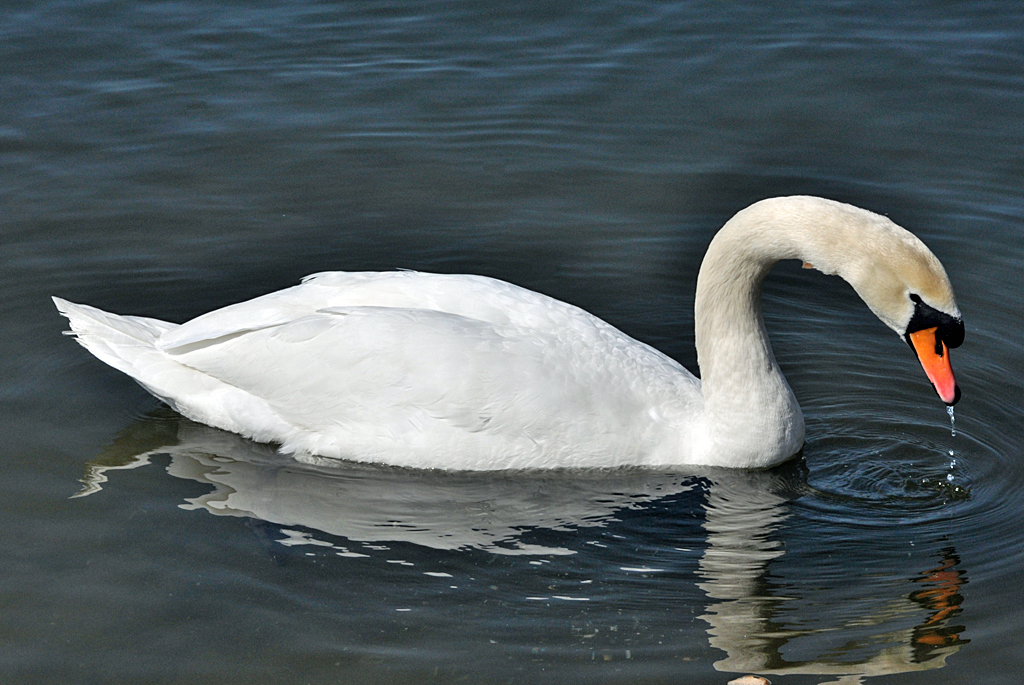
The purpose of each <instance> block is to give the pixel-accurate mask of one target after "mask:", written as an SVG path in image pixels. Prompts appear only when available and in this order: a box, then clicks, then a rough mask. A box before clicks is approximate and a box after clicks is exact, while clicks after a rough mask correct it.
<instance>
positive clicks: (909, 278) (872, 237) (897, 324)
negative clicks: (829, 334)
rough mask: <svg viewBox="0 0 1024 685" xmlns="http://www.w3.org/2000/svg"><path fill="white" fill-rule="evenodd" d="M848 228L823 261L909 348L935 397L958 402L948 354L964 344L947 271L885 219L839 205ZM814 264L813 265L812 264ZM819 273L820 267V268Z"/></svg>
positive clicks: (835, 238) (834, 236) (912, 237)
mask: <svg viewBox="0 0 1024 685" xmlns="http://www.w3.org/2000/svg"><path fill="white" fill-rule="evenodd" d="M843 208H844V213H845V212H847V211H849V212H851V213H852V214H851V215H848V217H849V218H852V219H854V221H852V222H850V223H849V224H848V228H852V230H841V231H836V232H835V233H833V234H832V239H833V243H832V244H831V245H830V246H829V248H828V249H827V250H825V253H826V254H825V255H823V256H824V257H825V260H826V261H828V262H831V266H832V267H833V270H832V271H831V273H838V274H839V275H840V276H842V277H843V278H844V279H846V280H847V281H848V282H849V283H850V284H851V285H852V286H853V287H854V289H855V290H856V291H857V294H859V295H860V296H861V298H862V299H863V300H864V302H865V303H866V304H867V305H868V307H869V308H870V309H871V311H872V312H874V313H875V315H876V316H877V317H878V318H879V319H881V320H882V321H883V322H884V323H885V324H886V325H887V326H889V328H891V329H893V330H894V331H896V333H897V334H898V335H899V336H900V337H902V338H903V339H904V340H906V341H907V343H908V344H909V345H910V347H911V349H913V350H914V353H915V354H916V355H917V358H918V359H919V360H920V362H921V366H923V367H924V371H925V373H926V374H927V376H928V380H930V381H931V383H932V385H933V386H934V387H935V391H936V392H937V393H938V394H939V397H940V398H941V399H942V401H943V402H945V403H946V404H948V405H951V406H952V405H954V404H956V403H957V401H959V399H960V389H959V388H958V387H957V385H956V380H955V378H954V377H953V369H952V366H951V365H950V362H949V350H950V348H953V347H958V346H959V345H960V344H961V343H962V342H963V341H964V321H963V318H962V316H961V315H960V309H959V308H958V307H957V305H956V298H955V297H954V295H953V287H952V285H950V282H949V277H948V276H947V275H946V270H945V269H944V268H943V266H942V263H941V262H940V261H939V260H938V258H937V257H936V256H935V255H934V254H932V252H931V250H929V249H928V248H927V247H926V246H925V244H924V243H923V242H921V240H920V239H919V238H918V237H917V236H915V235H914V234H912V233H910V232H909V231H907V230H906V229H904V228H901V227H900V226H897V225H896V224H895V223H893V222H892V221H890V220H889V219H887V218H885V217H883V216H879V215H877V214H874V213H872V212H868V211H866V210H862V209H858V208H856V207H850V206H848V205H843ZM815 266H817V265H815ZM823 270H824V269H823Z"/></svg>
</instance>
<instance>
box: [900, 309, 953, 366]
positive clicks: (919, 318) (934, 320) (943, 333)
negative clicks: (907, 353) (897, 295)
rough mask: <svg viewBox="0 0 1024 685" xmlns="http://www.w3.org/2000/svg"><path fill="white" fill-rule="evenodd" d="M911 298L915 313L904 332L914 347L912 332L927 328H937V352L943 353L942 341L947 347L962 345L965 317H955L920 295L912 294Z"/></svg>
mask: <svg viewBox="0 0 1024 685" xmlns="http://www.w3.org/2000/svg"><path fill="white" fill-rule="evenodd" d="M910 299H911V301H912V302H913V303H914V315H913V316H912V317H910V323H909V324H907V330H906V333H904V338H906V340H907V344H909V345H910V346H911V347H913V344H912V343H911V342H910V334H911V333H916V332H917V331H923V330H924V329H926V328H934V329H936V331H935V353H936V354H938V355H941V354H942V344H941V343H946V347H949V348H951V349H952V348H954V347H959V346H960V344H961V343H962V342H963V341H964V320H963V319H960V318H953V317H952V316H950V315H949V314H946V313H945V312H940V311H939V310H938V309H935V308H934V307H931V306H929V305H927V304H925V303H924V302H923V301H922V300H921V297H920V296H918V295H913V294H912V295H911V296H910Z"/></svg>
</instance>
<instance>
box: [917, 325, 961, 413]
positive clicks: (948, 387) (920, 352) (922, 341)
mask: <svg viewBox="0 0 1024 685" xmlns="http://www.w3.org/2000/svg"><path fill="white" fill-rule="evenodd" d="M937 330H938V329H937V328H925V329H924V330H920V331H915V332H914V333H911V334H910V335H909V336H908V338H909V339H910V345H911V347H913V348H914V352H916V353H917V358H918V359H919V360H920V361H921V366H922V367H924V372H925V374H926V375H927V376H928V380H930V381H931V382H932V386H934V387H935V392H937V393H939V398H940V399H941V400H942V401H943V402H945V403H946V404H948V405H950V406H952V405H954V404H956V403H957V401H958V400H959V399H960V389H959V388H958V387H956V379H955V378H953V367H952V366H951V365H950V363H949V348H947V347H946V343H944V342H942V341H941V340H939V338H938V337H937V336H936V335H935V333H936V331H937Z"/></svg>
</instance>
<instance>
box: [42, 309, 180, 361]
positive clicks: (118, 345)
mask: <svg viewBox="0 0 1024 685" xmlns="http://www.w3.org/2000/svg"><path fill="white" fill-rule="evenodd" d="M53 303H54V304H55V305H57V311H59V312H60V313H61V314H62V315H63V316H65V317H67V319H68V321H69V322H70V324H71V331H69V332H68V334H69V335H72V336H74V337H75V338H76V339H77V340H78V342H79V343H80V344H81V345H82V347H84V348H85V349H87V350H89V351H90V352H91V353H93V354H94V355H96V357H98V358H99V359H101V360H102V361H104V362H106V363H107V364H109V365H110V366H113V367H114V368H115V369H118V370H119V371H123V372H124V373H127V374H128V375H130V376H132V377H137V376H138V371H139V362H143V363H145V362H146V361H152V360H148V359H147V357H149V356H150V354H153V353H156V347H155V344H156V341H157V339H158V338H159V337H160V336H161V335H162V334H163V333H164V332H166V331H169V330H171V329H174V328H177V324H172V323H167V322H166V321H160V320H158V319H148V318H145V317H141V316H118V315H117V314H109V313H107V312H105V311H103V310H101V309H96V308H95V307H90V306H88V305H84V304H75V303H74V302H68V301H67V300H63V299H61V298H59V297H54V298H53Z"/></svg>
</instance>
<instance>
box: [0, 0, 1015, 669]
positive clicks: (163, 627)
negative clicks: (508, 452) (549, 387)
mask: <svg viewBox="0 0 1024 685" xmlns="http://www.w3.org/2000/svg"><path fill="white" fill-rule="evenodd" d="M0 89H2V99H0V169H2V173H0V198H2V204H0V207H2V213H0V256H2V265H3V269H2V270H0V288H2V292H3V297H2V298H0V308H2V320H3V323H4V326H3V328H4V334H3V335H2V336H0V403H2V417H3V418H2V419H0V420H2V422H3V423H2V425H3V432H2V434H3V439H2V441H0V464H2V468H3V478H2V480H0V487H2V492H3V496H2V498H0V510H2V518H3V521H4V526H3V528H2V533H0V539H2V544H3V547H2V549H3V561H2V562H0V568H2V569H3V572H2V573H0V597H2V604H3V607H4V609H3V612H2V614H0V625H2V630H3V636H4V639H3V641H2V643H0V680H2V681H3V682H11V683H13V682H32V683H115V682H116V683H189V684H190V685H192V684H197V683H210V684H213V683H216V684H218V685H223V684H233V683H246V684H248V683H396V684H397V683H453V682H469V683H539V682H543V683H631V684H636V683H666V684H668V683H672V684H675V683H709V684H710V683H719V684H723V685H724V683H726V682H728V681H729V680H730V679H732V678H734V677H737V676H738V675H740V674H744V673H757V674H761V675H765V676H768V677H769V678H770V679H771V680H772V681H773V682H774V683H776V684H778V683H794V684H803V683H824V682H830V683H847V684H849V683H859V682H865V683H866V682H872V683H874V682H877V683H900V684H901V685H902V684H904V683H934V682H944V683H966V682H970V683H1008V682H1017V681H1018V680H1019V678H1020V673H1021V671H1022V669H1024V648H1022V647H1021V645H1022V642H1024V625H1022V621H1021V619H1020V616H1021V615H1024V599H1022V595H1021V593H1020V591H1019V586H1020V573H1021V566H1022V563H1024V533H1022V532H1021V530H1022V529H1021V526H1020V521H1021V520H1022V519H1024V461H1022V458H1021V457H1022V451H1024V450H1022V432H1021V426H1022V424H1024V382H1022V378H1021V371H1022V366H1024V364H1022V361H1021V359H1022V355H1024V343H1022V341H1021V331H1022V329H1024V315H1022V310H1021V304H1020V303H1021V301H1022V295H1024V281H1022V266H1024V230H1022V226H1024V205H1022V202H1021V198H1022V190H1024V188H1022V183H1024V182H1022V179H1024V162H1022V160H1024V125H1022V115H1024V10H1022V9H1021V8H1020V7H1019V6H1018V5H1017V4H1015V3H1010V2H982V1H974V2H962V3H937V2H935V3H933V2H915V3H909V4H906V5H901V6H900V7H899V8H898V10H897V8H895V7H894V6H893V5H892V4H891V3H883V2H870V1H869V2H863V3H848V2H793V1H792V0H790V1H788V2H778V1H777V2H765V3H761V4H751V3H730V2H721V3H714V2H677V3H671V2H668V3H663V2H645V1H638V2H612V1H609V0H600V1H598V2H590V3H572V2H569V3H553V2H535V3H483V2H469V1H466V2H412V1H411V0H394V1H393V2H385V1H381V2H360V1H356V2H347V3H339V4H337V5H333V4H330V3H317V2H311V1H309V2H306V1H301V0H296V1H291V2H289V1H285V0H281V1H277V2H273V1H267V2H260V1H253V2H228V1H227V0H214V1H212V2H203V3H199V2H184V1H178V0H169V1H167V2H126V1H124V0H94V1H83V2H64V1H58V0H38V1H32V0H26V1H24V2H13V3H8V4H6V5H5V7H4V8H3V9H0ZM795 193H813V194H820V195H825V196H828V197H832V198H835V199H838V200H843V201H847V202H852V203H854V204H858V205H861V206H864V207H866V208H869V209H872V210H875V211H878V212H882V213H885V214H887V215H889V216H890V217H892V218H893V219H894V220H895V221H897V223H900V224H902V225H904V226H906V227H907V228H909V229H911V230H913V231H914V232H916V233H917V234H918V235H920V236H921V237H922V238H923V239H924V240H925V241H926V242H927V243H928V244H929V245H930V246H931V247H932V249H933V250H934V251H935V252H936V254H938V255H939V257H940V258H941V259H942V260H943V261H944V263H945V265H946V268H947V270H948V272H949V275H950V278H951V280H952V282H953V284H954V287H955V288H956V290H957V293H958V298H959V303H960V306H961V309H962V310H963V313H964V317H965V321H966V324H967V338H966V342H965V343H964V345H963V346H962V347H961V348H959V349H957V350H955V351H954V354H953V364H954V368H955V370H956V372H957V377H958V379H959V381H960V386H961V388H962V390H963V400H962V402H961V403H960V404H958V405H957V407H956V420H957V422H956V429H957V431H956V436H955V437H954V436H952V435H951V434H950V426H949V418H948V417H947V415H946V413H945V411H944V408H943V405H942V404H941V402H939V400H938V399H937V398H936V397H935V394H934V392H933V391H932V389H931V388H930V387H929V385H928V383H927V381H926V380H925V378H924V375H923V373H922V372H921V369H920V367H919V365H918V363H917V362H916V360H915V359H914V358H913V355H912V354H911V353H910V351H909V350H908V349H907V346H906V344H905V343H903V342H902V341H901V340H899V339H898V338H896V337H895V336H893V335H892V333H891V332H890V331H889V330H888V329H887V328H885V326H883V325H882V324H881V323H879V322H878V321H877V320H876V319H875V318H874V317H873V316H872V315H871V313H870V312H869V311H868V310H867V309H866V308H865V307H864V306H863V304H862V303H861V302H860V301H859V300H858V298H857V297H856V295H855V294H853V292H852V290H851V289H850V288H849V287H848V286H847V285H846V284H844V283H842V282H841V281H839V280H838V279H832V278H827V277H824V276H822V275H821V274H819V273H817V272H812V271H804V270H801V269H800V268H799V265H798V264H795V263H794V264H780V265H779V267H777V268H776V270H775V271H774V273H773V274H772V275H771V277H770V278H769V281H768V283H767V284H766V291H765V309H766V316H767V325H768V327H769V330H770V332H771V334H772V337H773V341H774V344H775V349H776V353H777V355H778V357H779V360H780V363H781V364H782V366H783V367H784V370H785V371H786V373H787V375H788V377H789V379H790V382H791V384H792V385H793V388H794V390H795V392H796V394H797V396H798V397H799V398H800V400H801V403H802V405H803V407H804V411H805V414H806V417H807V426H808V439H807V444H806V446H805V449H804V451H803V454H802V456H801V457H800V458H799V459H798V460H796V461H793V462H791V463H789V464H787V465H785V466H783V467H782V468H779V469H776V470H773V471H769V472H757V473H746V472H727V471H726V472H721V471H706V472H693V473H672V472H661V471H658V472H651V471H637V470H616V471H584V472H541V473H488V474H455V473H443V472H423V471H411V470H404V469H393V468H378V467H373V466H367V465H351V464H338V465H333V466H320V467H312V466H307V465H302V464H299V463H296V462H295V461H294V460H292V459H290V458H288V457H282V456H281V455H278V454H277V453H276V452H275V451H274V450H273V448H271V447H267V446H264V445H257V444H254V443H250V442H247V441H245V440H242V439H239V438H237V437H235V436H232V435H229V434H225V433H222V432H219V431H216V430H212V429H208V428H205V427H203V426H199V425H196V424H194V423H191V422H189V421H187V420H184V419H182V418H181V417H179V416H177V415H175V414H174V413H173V412H171V411H170V410H168V409H167V408H165V407H161V406H160V404H159V403H158V402H157V401H156V400H154V399H152V398H150V397H149V396H148V395H147V394H146V393H145V392H144V391H143V390H142V389H141V388H139V387H138V386H136V385H135V384H134V383H133V382H132V381H131V380H130V379H128V378H127V377H125V376H123V375H121V374H119V373H117V372H115V371H113V370H112V369H110V368H108V367H106V366H104V365H103V364H101V363H100V362H98V361H96V360H95V359H93V358H92V357H91V356H90V355H89V354H88V353H86V352H85V351H84V350H83V349H81V348H80V347H79V346H77V345H76V344H74V342H73V341H72V340H70V339H68V338H66V337H63V336H61V334H60V333H61V331H62V330H64V328H65V322H64V320H63V319H61V318H60V317H59V316H58V315H57V313H56V311H55V310H54V308H53V306H52V304H51V303H50V301H49V299H48V298H49V296H50V295H60V296H62V297H66V298H68V299H71V300H73V301H78V302H86V303H89V304H92V305H96V306H99V307H102V308H104V309H107V310H110V311H115V312H120V313H127V314H140V315H147V316H155V317H158V318H163V319H167V320H171V321H184V320H186V319H188V318H190V317H192V316H195V315H198V314H200V313H202V312H204V311H207V310H209V309H212V308H215V307H218V306H221V305H225V304H228V303H231V302H235V301H239V300H241V299H245V298H248V297H251V296H255V295H258V294H261V293H265V292H269V291H271V290H275V289H278V288H281V287H285V286H288V285H291V284H294V283H295V282H297V281H298V279H299V278H301V277H302V276H304V275H306V274H308V273H312V272H316V271H321V270H373V269H393V268H408V269H421V270H430V271H441V272H471V273H482V274H486V275H489V276H495V277H498V278H502V279H505V280H509V281H512V282H515V283H517V284H519V285H522V286H525V287H528V288H531V289H534V290H539V291H541V292H544V293H546V294H548V295H551V296H554V297H557V298H559V299H563V300H567V301H569V302H572V303H574V304H577V305H580V306H582V307H584V308H586V309H588V310H590V311H592V312H594V313H595V314H597V315H599V316H601V317H603V318H605V319H606V320H608V321H610V322H612V323H613V324H615V325H617V326H618V327H620V328H622V329H623V330H625V331H626V332H627V333H629V334H631V335H633V336H634V337H637V338H639V339H641V340H644V341H646V342H648V343H651V344H652V345H654V346H656V347H658V348H660V349H662V350H664V351H665V352H666V353H667V354H669V355H671V356H672V357H674V358H676V359H678V360H679V361H680V362H682V363H683V364H685V365H686V366H688V367H689V368H691V369H694V370H695V368H696V364H695V361H696V360H695V354H694V351H693V330H692V325H693V316H692V296H693V290H694V282H695V278H696V274H697V268H698V266H699V263H700V258H701V256H702V254H703V251H704V248H705V247H706V245H707V243H708V242H709V241H710V239H711V236H712V235H713V234H714V232H715V230H716V229H717V228H718V227H719V226H720V225H721V224H722V223H723V222H724V221H725V220H726V219H727V218H728V217H729V216H730V215H731V214H732V213H734V212H735V211H737V210H739V209H741V208H742V207H744V206H746V205H748V204H750V203H751V202H753V201H755V200H757V199H760V198H762V197H767V196H772V195H780V194H795ZM76 494H79V495H81V496H78V497H73V495H76ZM936 669H939V670H936Z"/></svg>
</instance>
